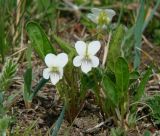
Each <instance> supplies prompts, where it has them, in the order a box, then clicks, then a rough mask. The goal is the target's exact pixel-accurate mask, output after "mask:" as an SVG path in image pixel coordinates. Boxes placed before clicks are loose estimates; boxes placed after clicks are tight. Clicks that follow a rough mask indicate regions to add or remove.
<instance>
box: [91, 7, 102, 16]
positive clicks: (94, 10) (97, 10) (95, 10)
mask: <svg viewBox="0 0 160 136" xmlns="http://www.w3.org/2000/svg"><path fill="white" fill-rule="evenodd" d="M91 11H92V13H93V14H95V15H96V16H98V15H99V13H100V12H101V11H102V9H98V8H92V9H91Z"/></svg>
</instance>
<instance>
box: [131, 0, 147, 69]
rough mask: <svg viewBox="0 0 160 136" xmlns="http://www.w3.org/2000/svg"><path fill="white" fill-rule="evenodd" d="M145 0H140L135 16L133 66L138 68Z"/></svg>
mask: <svg viewBox="0 0 160 136" xmlns="http://www.w3.org/2000/svg"><path fill="white" fill-rule="evenodd" d="M144 3H145V0H140V4H141V6H140V9H139V13H138V16H137V20H136V24H135V28H134V39H135V45H134V55H135V56H134V68H135V69H136V68H138V67H139V65H140V59H141V52H140V49H141V40H142V32H143V24H144V20H145V9H144V7H145V4H144Z"/></svg>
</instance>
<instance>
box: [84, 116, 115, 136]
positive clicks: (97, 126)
mask: <svg viewBox="0 0 160 136" xmlns="http://www.w3.org/2000/svg"><path fill="white" fill-rule="evenodd" d="M112 119H113V117H110V118H109V119H107V120H106V121H104V122H101V123H99V124H98V125H96V126H94V127H93V128H89V129H87V130H86V131H84V133H91V132H93V131H95V130H97V129H98V128H100V127H101V126H103V125H104V124H106V123H107V122H110V121H111V120H112Z"/></svg>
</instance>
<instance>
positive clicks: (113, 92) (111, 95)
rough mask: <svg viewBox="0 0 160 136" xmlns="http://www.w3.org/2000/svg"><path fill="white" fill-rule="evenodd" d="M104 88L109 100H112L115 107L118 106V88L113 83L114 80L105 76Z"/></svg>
mask: <svg viewBox="0 0 160 136" xmlns="http://www.w3.org/2000/svg"><path fill="white" fill-rule="evenodd" d="M102 83H103V88H104V93H105V94H106V96H107V98H108V99H111V100H112V102H113V103H114V105H117V104H118V103H119V102H118V99H117V95H118V94H117V92H118V91H117V88H116V85H115V83H114V82H112V80H111V79H110V78H109V77H108V76H107V75H105V76H104V78H103V81H102Z"/></svg>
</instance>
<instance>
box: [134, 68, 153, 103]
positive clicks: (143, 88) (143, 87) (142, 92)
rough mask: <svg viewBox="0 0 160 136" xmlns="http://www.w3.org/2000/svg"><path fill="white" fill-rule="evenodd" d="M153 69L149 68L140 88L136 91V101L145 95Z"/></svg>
mask: <svg viewBox="0 0 160 136" xmlns="http://www.w3.org/2000/svg"><path fill="white" fill-rule="evenodd" d="M151 72H152V69H151V68H149V69H148V70H147V71H146V73H145V74H144V76H143V79H142V80H141V82H140V84H139V86H138V88H137V89H136V95H135V97H134V101H138V100H140V99H141V97H142V96H143V94H144V90H145V86H146V84H147V82H148V80H149V76H150V75H151Z"/></svg>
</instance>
